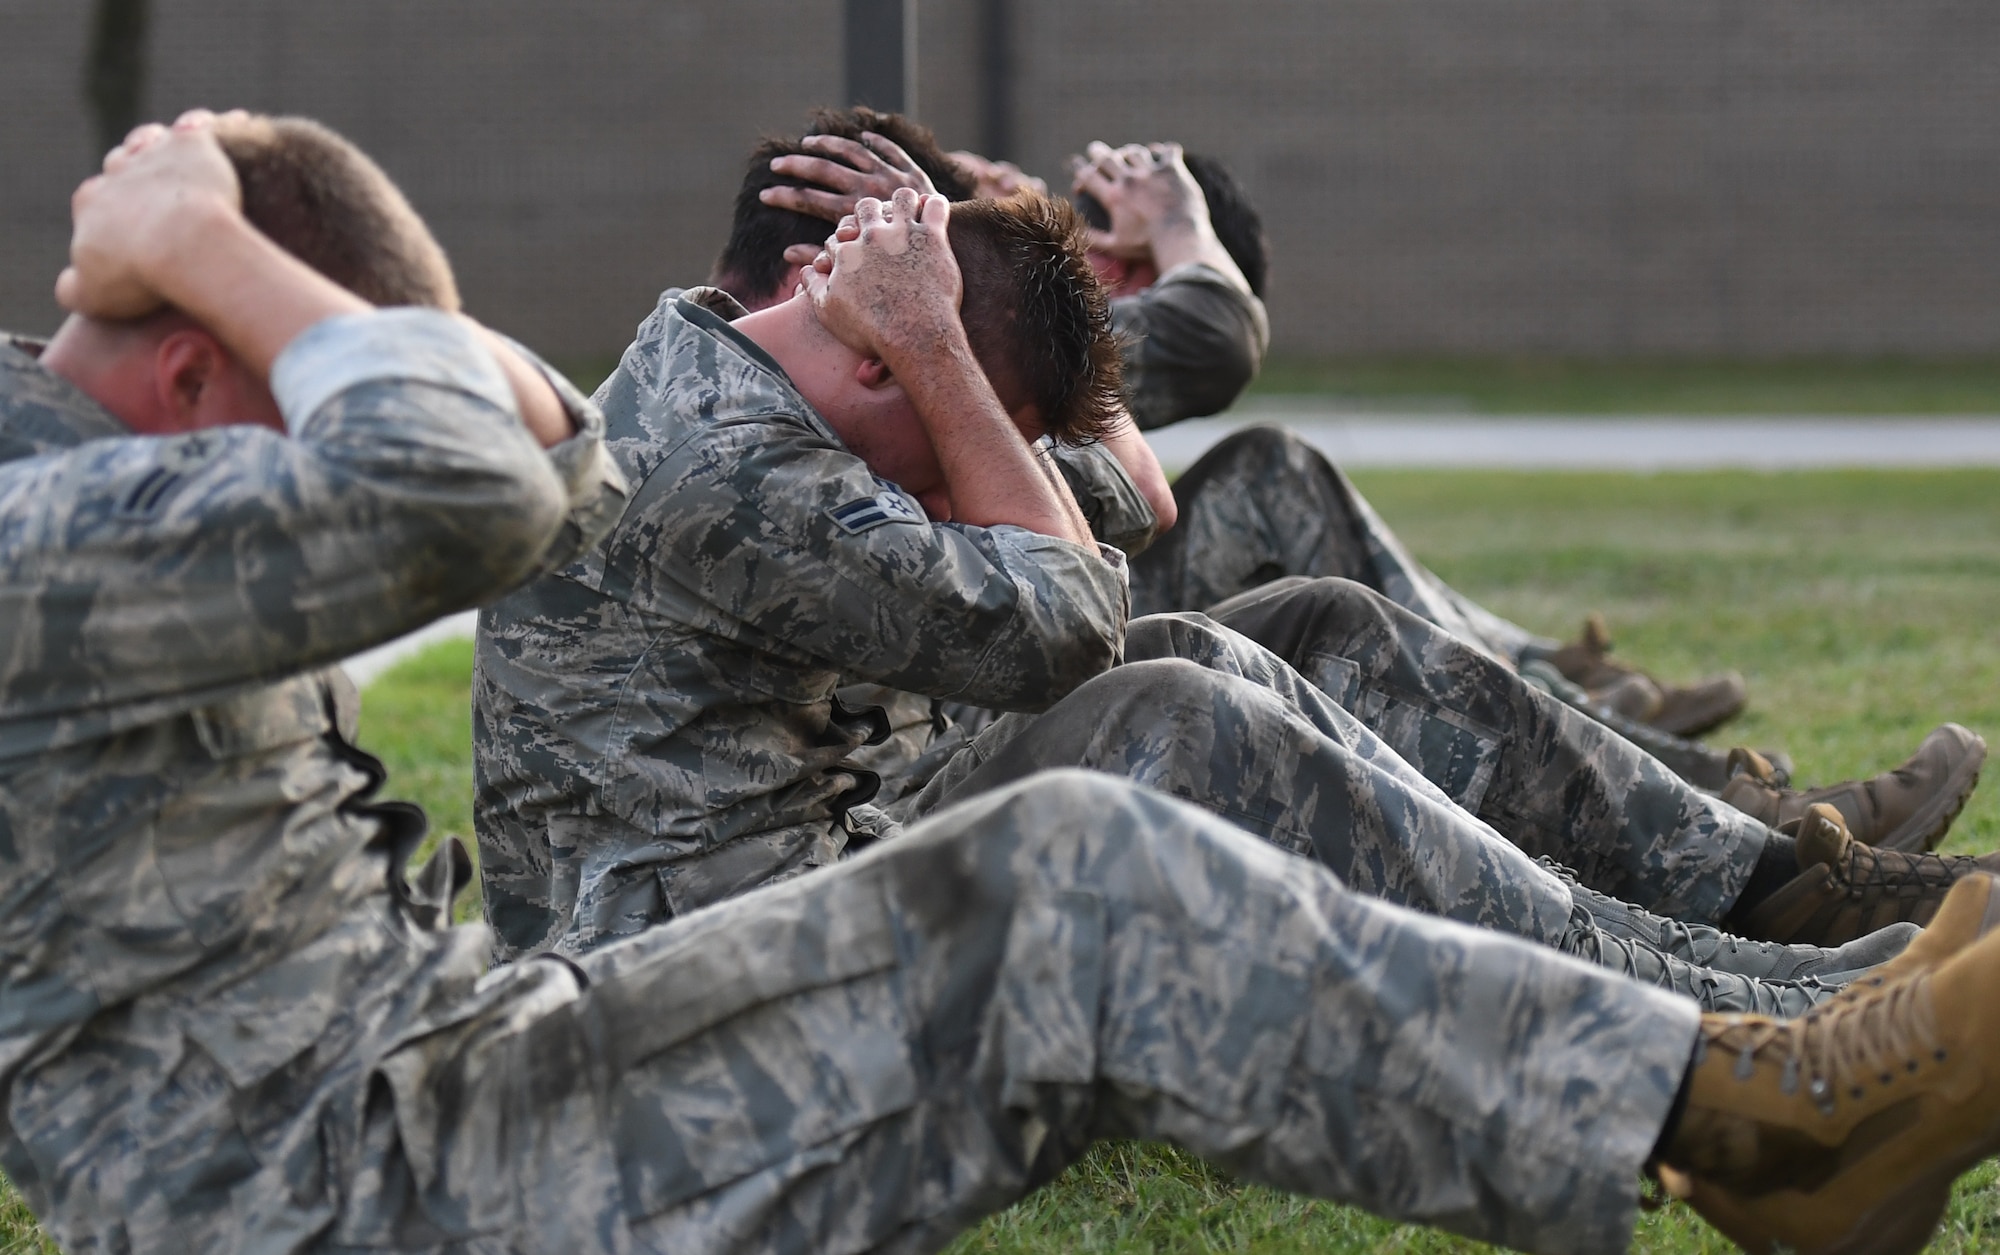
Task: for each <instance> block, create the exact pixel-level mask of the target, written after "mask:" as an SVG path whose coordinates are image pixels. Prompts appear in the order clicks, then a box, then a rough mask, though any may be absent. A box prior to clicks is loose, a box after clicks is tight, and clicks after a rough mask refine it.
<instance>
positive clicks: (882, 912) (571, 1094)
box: [15, 773, 1697, 1255]
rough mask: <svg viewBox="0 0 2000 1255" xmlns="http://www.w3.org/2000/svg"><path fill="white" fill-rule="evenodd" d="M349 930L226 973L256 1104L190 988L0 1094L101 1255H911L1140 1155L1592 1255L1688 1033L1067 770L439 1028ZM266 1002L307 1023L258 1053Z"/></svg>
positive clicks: (1564, 972)
mask: <svg viewBox="0 0 2000 1255" xmlns="http://www.w3.org/2000/svg"><path fill="white" fill-rule="evenodd" d="M380 905H381V906H382V913H381V917H380V918H366V917H364V916H362V915H357V916H355V917H353V918H352V919H350V920H349V922H348V924H347V925H346V926H344V927H342V928H337V929H336V930H335V931H334V932H333V933H331V934H329V935H328V937H327V938H326V939H325V940H324V941H323V942H322V943H321V944H319V945H316V946H314V947H311V948H309V949H308V950H307V951H304V952H301V953H300V954H299V955H298V956H295V958H294V959H292V960H288V961H286V962H285V963H284V964H281V967H282V968H285V969H288V970H275V969H274V970H273V971H272V972H269V973H266V974H265V975H264V976H263V977H261V978H260V979H259V982H258V984H259V988H260V989H261V990H262V995H263V1000H262V1001H261V1003H259V1005H260V1007H261V1010H262V1018H261V1019H260V1020H259V1021H258V1022H257V1027H258V1029H259V1031H260V1032H261V1033H262V1034H264V1036H265V1037H266V1038H268V1039H269V1043H268V1045H267V1049H266V1051H265V1053H266V1054H268V1055H270V1056H271V1057H272V1058H273V1059H277V1058H282V1057H283V1055H284V1053H285V1051H286V1050H291V1051H302V1053H299V1054H298V1056H297V1058H295V1059H293V1060H291V1061H290V1062H289V1063H286V1064H285V1065H284V1066H282V1067H279V1068H278V1069H277V1070H276V1071H270V1070H269V1069H268V1068H266V1069H265V1072H266V1073H267V1074H266V1075H263V1076H262V1077H261V1079H256V1080H248V1079H239V1078H237V1077H235V1076H233V1075H232V1074H231V1072H230V1071H229V1070H226V1069H225V1068H223V1067H221V1066H219V1065H218V1063H217V1061H216V1058H215V1057H213V1056H211V1055H210V1054H209V1053H208V1052H207V1051H206V1050H204V1048H203V1047H202V1045H201V1044H199V1043H201V1042H205V1041H212V1040H215V1036H214V1035H215V1033H216V1032H217V1031H222V1032H223V1033H224V1034H225V1038H226V1037H227V1034H228V1033H229V1032H230V1031H232V1027H233V1031H235V1032H238V1033H240V1032H241V1031H242V1025H240V1024H238V1023H237V1021H235V1020H232V1019H231V1018H230V1017H231V1016H232V1015H236V1016H240V1015H241V1014H242V1013H243V1012H245V1011H246V1010H247V1009H248V1007H249V1006H250V1003H249V1002H248V1001H246V1000H245V999H243V998H232V997H231V996H230V994H229V993H228V992H227V991H225V992H224V993H223V994H222V995H220V996H214V997H208V998H206V999H203V998H193V999H190V998H187V997H175V998H172V999H167V998H164V997H161V998H152V997H147V998H142V999H140V1000H139V1002H138V1003H136V1004H132V1005H128V1006H127V1007H125V1008H122V1009H120V1010H117V1011H113V1012H109V1013H106V1014H104V1015H101V1016H99V1017H97V1019H96V1020H94V1021H93V1022H92V1023H91V1024H90V1025H89V1026H88V1027H87V1028H86V1029H85V1031H84V1033H83V1035H82V1037H81V1038H80V1039H79V1040H77V1041H75V1042H74V1043H73V1044H72V1045H71V1046H70V1048H69V1049H67V1050H66V1051H65V1052H64V1053H63V1054H61V1055H60V1056H58V1057H57V1059H56V1060H55V1061H54V1062H52V1063H48V1064H45V1065H43V1066H41V1067H39V1068H37V1069H35V1070H33V1072H32V1073H31V1074H30V1075H29V1076H28V1077H26V1078H24V1080H23V1082H22V1085H21V1086H17V1092H16V1097H15V1106H16V1116H17V1118H18V1117H19V1116H20V1115H22V1114H27V1112H24V1111H22V1110H21V1108H22V1106H23V1105H24V1104H25V1106H26V1107H27V1108H29V1109H36V1108H40V1107H48V1108H50V1109H51V1110H52V1109H53V1107H54V1106H55V1105H57V1104H66V1105H65V1106H64V1108H63V1109H64V1110H67V1111H71V1112H74V1113H78V1116H77V1117H75V1118H72V1119H70V1120H69V1121H67V1122H66V1123H63V1122H58V1123H63V1127H64V1129H65V1132H66V1133H67V1134H69V1135H72V1142H71V1145H70V1148H69V1152H68V1153H66V1154H63V1155H61V1156H59V1158H60V1160H61V1162H62V1164H63V1167H64V1169H65V1171H64V1173H63V1187H64V1188H63V1190H62V1191H61V1203H60V1205H59V1206H58V1209H57V1210H58V1211H63V1210H67V1209H72V1208H89V1209H91V1213H92V1214H93V1215H95V1216H96V1217H97V1218H98V1219H99V1221H100V1222H101V1221H102V1220H103V1219H104V1218H105V1217H106V1216H107V1215H115V1216H118V1217H120V1219H121V1222H122V1223H121V1225H120V1226H119V1229H120V1231H119V1233H118V1234H117V1239H118V1245H119V1246H120V1247H121V1249H128V1250H132V1251H140V1252H147V1251H165V1250H174V1251H182V1250H188V1249H196V1250H204V1251H216V1252H228V1251H237V1250H245V1249H248V1247H249V1246H251V1245H260V1247H261V1249H277V1248H278V1247H283V1248H284V1249H292V1248H293V1247H294V1246H295V1245H296V1246H305V1245H312V1246H313V1248H314V1249H317V1250H325V1251H348V1250H361V1249H368V1250H403V1251H419V1250H422V1251H442V1250H452V1251H465V1252H542V1251H557V1250H562V1251H571V1250H599V1251H618V1252H624V1251H786V1252H800V1253H804V1252H825V1253H829V1255H840V1253H841V1252H852V1251H869V1250H888V1251H927V1250H934V1249H937V1248H939V1247H941V1246H943V1245H944V1244H945V1243H946V1242H947V1241H948V1240H949V1239H950V1237H951V1236H952V1235H953V1234H954V1233H956V1232H958V1231H960V1230H962V1229H963V1228H965V1227H966V1226H968V1225H970V1224H971V1223H973V1222H974V1221H976V1220H977V1219H978V1218H979V1217H981V1216H983V1215H985V1214H988V1213H991V1212H993V1211H996V1210H998V1209H1000V1208H1003V1207H1005V1206H1006V1205H1008V1204H1009V1203H1011V1202H1013V1201H1014V1200H1015V1199H1018V1198H1020V1197H1021V1196H1022V1195H1023V1194H1025V1193H1026V1192H1027V1191H1029V1190H1031V1189H1033V1188H1034V1187H1035V1186H1037V1185H1038V1184H1040V1183H1042V1182H1045V1181H1048V1180H1050V1179H1051V1178H1053V1177H1054V1176H1055V1175H1056V1174H1057V1172H1059V1171H1060V1170H1061V1168H1062V1167H1063V1166H1064V1164H1065V1163H1067V1162H1069V1161H1070V1160H1073V1159H1074V1158H1075V1157H1076V1156H1077V1155H1079V1154H1080V1153H1081V1152H1082V1151H1083V1150H1084V1148H1085V1147H1086V1146H1087V1145H1088V1144H1089V1143H1090V1142H1091V1141H1092V1140H1094V1139H1097V1138H1103V1137H1140V1138H1150V1139H1158V1140H1162V1141H1167V1142H1172V1143H1176V1144H1178V1145H1180V1146H1183V1147H1185V1148H1187V1149H1188V1150H1190V1151H1193V1152H1195V1153H1198V1154H1201V1155H1203V1156H1205V1157H1207V1158H1209V1159H1211V1160H1213V1161H1214V1162H1216V1163H1218V1164H1220V1165H1222V1166H1224V1167H1226V1168H1228V1169H1229V1170H1231V1171H1233V1172H1237V1173H1240V1174H1241V1175H1243V1176H1244V1177H1246V1178H1248V1179H1252V1180H1256V1181H1260V1182H1265V1183H1268V1184H1271V1185H1275V1186H1278V1187H1281V1188H1285V1189H1289V1190H1295V1191H1301V1192H1308V1193H1312V1194H1316V1195H1320V1196H1323V1197H1326V1198H1330V1199H1336V1200H1342V1201H1348V1202H1353V1203H1357V1204H1359V1205H1361V1206H1363V1207H1366V1208H1368V1209H1370V1210H1372V1211H1375V1212H1378V1213H1380V1214H1382V1215H1385V1216H1389V1217H1392V1218H1396V1219H1406V1220H1413V1221H1420V1222H1423V1223H1428V1224H1435V1225H1439V1226H1442V1227H1445V1228H1449V1229H1453V1230H1456V1231H1459V1232H1461V1233H1464V1234H1467V1235H1470V1236H1472V1237H1475V1238H1479V1239H1482V1240H1486V1241H1491V1242H1498V1243H1503V1244H1506V1245H1509V1246H1515V1247H1521V1248H1525V1249H1529V1250H1540V1251H1548V1252H1572V1251H1574V1252H1596V1251H1617V1250H1622V1249H1624V1247H1625V1244H1626V1242H1627V1241H1628V1240H1629V1237H1630V1227H1631V1224H1632V1220H1633V1213H1634V1207H1635V1203H1636V1196H1637V1186H1638V1172H1639V1169H1640V1167H1641V1165H1642V1163H1643V1161H1644V1159H1645V1158H1646V1156H1647V1155H1648V1153H1649V1151H1650V1149H1651V1147H1652V1145H1653V1144H1654V1141H1655V1139H1656V1137H1657V1135H1658V1133H1659V1130H1660V1128H1661V1126H1662V1124H1663V1122H1664V1119H1665V1116H1666V1113H1667V1111H1668V1109H1669V1106H1670V1104H1671V1102H1672V1100H1673V1097H1674V1094H1675V1091H1676V1088H1677V1086H1678V1084H1679V1081H1680V1078H1681V1076H1682V1074H1683V1072H1684V1070H1685V1068H1686V1066H1687V1061H1688V1058H1689V1052H1690V1051H1691V1049H1692V1046H1693V1039H1694V1035H1695V1028H1696V1018H1697V1012H1696V1011H1695V1009H1694V1008H1693V1006H1692V1005H1690V1004H1688V1003H1685V1002H1683V1001H1680V1000H1678V999H1675V998H1672V997H1670V996H1668V995H1665V994H1662V993H1661V992H1659V991H1657V990H1652V989H1648V988H1645V987H1643V986H1640V985H1637V984H1635V983H1633V982H1630V981H1625V980H1622V979H1619V978H1616V977H1612V976H1609V975H1607V974H1605V973H1602V972H1599V971H1596V970H1594V969H1591V968H1589V967H1587V966H1585V965H1583V964H1580V963H1576V962H1574V961H1572V960H1569V959H1566V958H1564V957H1562V956H1559V955H1554V954H1550V953H1548V952H1546V951H1542V950H1539V949H1536V948H1533V947H1529V946H1525V945H1522V944H1520V943H1518V942H1514V941H1512V940H1510V939H1507V938H1504V937H1498V936H1495V935H1493V934H1491V933H1482V932H1478V931H1475V930H1469V929H1464V928H1460V927H1457V926H1455V925H1452V924H1450V923H1448V922H1445V921H1440V920H1435V919H1430V918H1425V917H1422V916H1418V915H1415V914H1412V913H1409V912H1405V911H1400V910H1397V909H1396V908H1394V907H1391V906H1388V905H1386V904H1384V903H1381V902H1377V901H1373V900H1370V899H1368V898H1365V897H1362V896H1359V895H1357V894H1354V893H1351V892H1349V891H1348V890H1347V889H1345V888H1344V887H1343V886H1342V885H1340V883H1339V882H1338V881H1337V880H1336V879H1335V878H1334V877H1333V876H1331V875H1328V874H1326V873H1324V872H1323V871H1320V870H1319V869H1314V868H1309V867H1307V866H1306V865H1304V864H1301V863H1299V862H1297V861H1296V860H1293V859H1289V858H1287V857H1285V856H1283V855H1281V854H1279V853H1277V852H1276V851H1274V850H1272V849H1270V848H1269V847H1267V846H1264V845H1262V844H1260V843H1258V842H1256V841H1254V840H1252V839H1250V838H1248V837H1245V836H1244V835H1243V834H1241V833H1238V832H1236V831H1234V830H1232V829H1231V828H1230V827H1229V826H1228V825H1226V824H1224V823H1222V822H1220V821H1218V820H1216V819H1214V818H1213V817H1211V816H1208V815H1205V814H1201V813H1199V812H1197V811H1194V810H1192V809H1190V808H1187V807H1184V806H1181V805H1179V804H1177V803H1174V802H1172V801H1171V800H1169V799H1166V798H1162V797H1159V796H1157V795H1153V794H1148V793H1147V792H1145V791H1144V790H1140V789H1136V788H1133V787H1131V786H1130V785H1127V784H1125V783H1124V782H1120V781H1113V780H1108V779H1105V778H1104V777H1102V776H1092V775H1087V774H1084V773H1066V774H1059V775H1045V776H1041V777H1038V778H1037V779H1036V780H1035V781H1033V782H1031V783H1028V784H1026V785H1024V786H1021V787H1017V788H1014V789H1011V790H1005V791H1000V792H996V793H993V794H990V795H988V796H986V797H983V798H981V799H979V800H977V801H975V802H973V803H971V804H970V805H969V806H966V807H963V808H956V809H954V810H952V811H950V812H947V813H946V814H944V815H941V816H938V817H937V818H936V819H934V820H933V821H931V822H929V823H926V824H923V825H920V826H918V827H916V828H914V829H913V830H911V831H910V832H909V833H908V834H907V836H906V838H905V839H902V840H898V841H895V842H891V843H885V844H884V845H882V846H880V847H878V848H877V849H875V850H874V851H872V852H870V853H868V854H865V855H862V856H859V857H857V858H854V859H851V860H848V861H846V862H844V863H842V864H841V865H839V866H837V867H835V868H831V869H828V870H825V871H822V872H820V873H819V874H816V875H813V876H809V877H803V878H800V879H797V880H794V881H791V882H788V883H785V884H782V885H778V886H773V887H771V888H768V889H764V890H760V891H758V892H756V893H753V894H749V895H746V896H744V897H742V898H738V899H735V900H732V901H730V902H727V903H724V904H721V905H719V906H716V907H713V908H710V909H708V910H704V911H700V912H696V913H694V914H691V915H689V916H686V917H683V918H681V919H677V920H674V921H672V922H671V923H668V924H665V925H662V926H661V927H659V928H656V929H653V930H650V931H648V932H647V933H645V934H642V935H641V936H639V937H636V938H632V939H628V940H626V941H622V942H618V943H615V944H613V945H610V946H606V947H604V948H603V949H601V950H599V951H597V952H595V953H594V954H592V955H590V956H589V957H587V958H585V959H583V960H581V961H579V962H575V963H572V962H569V961H567V960H558V959H553V958H549V957H544V958H541V959H536V960H530V961H527V962H524V963H520V964H515V965H511V966H509V967H506V968H502V969H499V970H497V971H495V972H494V973H493V974H491V975H490V976H488V977H486V978H485V979H483V980H480V981H478V983H477V984H476V985H469V984H463V982H461V986H462V987H461V988H460V989H459V991H458V993H457V994H456V995H455V996H452V997H442V996H439V995H438V994H437V990H438V986H437V984H436V983H435V982H434V981H431V980H429V979H428V978H427V975H426V974H427V973H433V972H435V970H436V969H437V968H439V967H440V966H442V967H447V968H451V967H457V968H462V967H463V964H464V959H465V956H467V955H469V954H474V953H476V952H477V951H478V950H479V949H481V948H482V947H483V941H481V940H480V939H479V936H478V934H479V933H480V932H481V931H482V930H480V929H477V928H471V929H454V930H448V931H445V932H431V931H427V930H423V929H420V928H416V927H414V926H413V925H410V924H409V923H407V921H405V922H403V923H401V924H400V925H399V924H397V922H396V920H395V919H394V918H393V910H392V909H391V908H389V907H387V905H386V903H385V904H380ZM293 967H296V969H297V970H289V969H290V968H293ZM286 980H293V981H297V982H299V983H298V984H297V985H296V986H295V987H294V988H292V989H290V990H286V989H285V986H284V982H285V981H286ZM411 987H417V988H424V989H428V990H431V991H432V994H433V996H432V997H430V998H428V999H422V1000H412V999H407V998H403V997H401V996H399V993H398V991H399V990H401V989H404V988H411ZM307 991H310V992H307ZM286 997H289V998H290V999H293V1000H297V999H300V998H303V997H320V998H331V999H334V1000H336V1003H337V1005H338V1007H339V1013H338V1014H337V1016H336V1018H335V1020H334V1022H333V1023H331V1024H330V1025H326V1026H324V1027H322V1028H321V1029H319V1030H318V1031H316V1033H315V1035H314V1037H313V1039H312V1040H309V1041H296V1042H294V1041H290V1037H289V1035H288V1034H287V1033H286V1031H285V1026H286V1024H287V1022H288V1017H287V1015H286V1014H285V1013H284V1010H283V1003H282V1001H281V999H282V998H286ZM239 1003H240V1004H241V1005H237V1004H239ZM322 1018H323V1017H322ZM205 1019H212V1020H215V1021H216V1022H217V1023H216V1024H205V1023H200V1021H203V1020H205ZM316 1022H318V1021H316ZM287 1043H289V1044H288V1045H287ZM238 1058H239V1061H240V1056H238ZM121 1086H122V1087H124V1092H123V1093H120V1092H119V1087H121ZM81 1094H89V1095H93V1096H94V1097H95V1101H93V1102H84V1103H78V1102H77V1101H76V1098H77V1096H78V1095H81ZM83 1113H88V1114H89V1115H90V1116H91V1117H92V1118H88V1119H86V1118H82V1114H83ZM40 1132H41V1133H42V1138H41V1140H42V1142H43V1144H44V1146H47V1145H49V1144H50V1137H51V1132H50V1130H49V1129H48V1128H46V1127H44V1128H43V1129H42V1130H40ZM260 1163H261V1164H262V1169H261V1171H260V1170H257V1169H258V1165H259V1164H260ZM57 1219H60V1217H59V1216H58V1217H57ZM56 1228H57V1231H58V1232H61V1230H62V1226H61V1225H60V1224H58V1225H57V1226H56ZM98 1231H99V1232H100V1233H102V1232H103V1230H102V1229H99V1230H98ZM246 1234H256V1235H258V1236H257V1238H255V1239H252V1238H248V1237H246V1236H245V1235H246ZM107 1240H109V1239H108V1238H107Z"/></svg>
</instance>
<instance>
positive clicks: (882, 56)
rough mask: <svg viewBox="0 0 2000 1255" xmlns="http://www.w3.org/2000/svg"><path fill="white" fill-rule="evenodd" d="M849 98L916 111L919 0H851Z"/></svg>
mask: <svg viewBox="0 0 2000 1255" xmlns="http://www.w3.org/2000/svg"><path fill="white" fill-rule="evenodd" d="M846 34H847V100H848V103H849V104H856V105H868V106H870V107H871V108H875V109H883V110H887V111H889V112H892V113H910V114H914V113H915V112H916V111H917V0H847V32H846Z"/></svg>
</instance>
